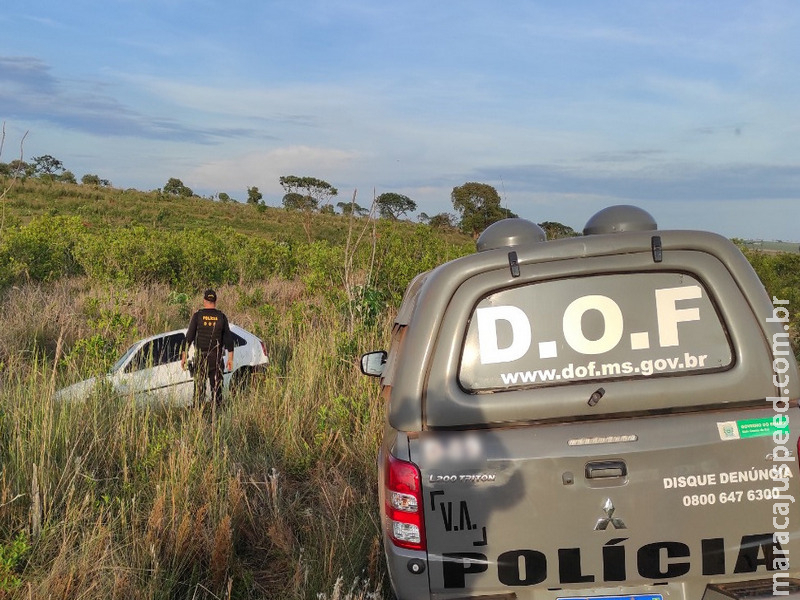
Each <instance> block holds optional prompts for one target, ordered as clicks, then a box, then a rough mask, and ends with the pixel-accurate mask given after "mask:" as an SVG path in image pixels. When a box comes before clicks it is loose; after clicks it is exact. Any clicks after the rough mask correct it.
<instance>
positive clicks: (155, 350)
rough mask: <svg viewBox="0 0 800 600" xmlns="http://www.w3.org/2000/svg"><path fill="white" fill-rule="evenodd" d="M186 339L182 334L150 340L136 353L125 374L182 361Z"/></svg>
mask: <svg viewBox="0 0 800 600" xmlns="http://www.w3.org/2000/svg"><path fill="white" fill-rule="evenodd" d="M185 339H186V336H185V335H184V334H183V333H182V332H181V333H174V334H172V335H166V336H162V337H158V338H155V339H153V340H150V341H149V342H147V343H145V344H144V345H143V346H142V347H141V348H140V349H139V351H138V352H136V354H135V355H134V356H133V358H132V359H131V362H130V363H128V366H127V367H125V372H127V373H130V372H132V371H138V370H140V369H146V368H150V367H157V366H159V365H165V364H169V363H172V362H176V361H178V360H180V358H181V350H182V348H183V344H184V341H185Z"/></svg>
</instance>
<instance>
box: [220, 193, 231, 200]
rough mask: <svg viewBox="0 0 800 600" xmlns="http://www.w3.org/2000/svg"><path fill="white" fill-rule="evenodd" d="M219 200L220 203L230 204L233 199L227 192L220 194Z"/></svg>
mask: <svg viewBox="0 0 800 600" xmlns="http://www.w3.org/2000/svg"><path fill="white" fill-rule="evenodd" d="M217 198H219V201H220V202H230V201H231V197H230V196H229V195H228V194H227V193H225V192H220V193H219V194H217Z"/></svg>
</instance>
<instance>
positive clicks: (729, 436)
mask: <svg viewBox="0 0 800 600" xmlns="http://www.w3.org/2000/svg"><path fill="white" fill-rule="evenodd" d="M779 423H780V421H779ZM783 425H784V426H783V427H777V426H776V425H775V423H774V422H773V420H772V417H763V418H761V419H742V420H741V421H724V422H722V423H720V422H718V423H717V429H719V437H720V439H722V440H741V439H744V438H753V437H766V436H772V435H773V434H774V433H775V432H776V431H781V432H782V433H784V434H788V433H789V421H788V419H787V420H785V421H783Z"/></svg>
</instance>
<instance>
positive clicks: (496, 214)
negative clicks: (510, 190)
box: [450, 182, 517, 239]
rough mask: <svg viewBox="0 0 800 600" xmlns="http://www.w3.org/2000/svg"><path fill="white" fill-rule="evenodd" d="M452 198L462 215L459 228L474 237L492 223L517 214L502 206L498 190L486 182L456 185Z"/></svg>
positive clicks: (456, 208)
mask: <svg viewBox="0 0 800 600" xmlns="http://www.w3.org/2000/svg"><path fill="white" fill-rule="evenodd" d="M450 198H451V200H452V201H453V208H455V210H456V212H457V213H458V214H459V215H460V219H461V220H460V222H459V228H460V229H461V231H463V232H464V233H468V234H470V235H472V237H473V238H474V239H478V236H479V235H480V234H481V232H482V231H483V230H484V229H486V228H487V227H488V226H489V225H491V224H492V223H495V222H497V221H500V220H502V219H507V218H509V217H516V216H517V215H515V214H514V213H513V212H511V211H510V210H508V209H507V208H504V207H502V206H500V195H499V194H498V193H497V190H496V189H494V188H493V187H492V186H491V185H489V184H486V183H476V182H468V183H465V184H464V185H460V186H456V187H454V188H453V192H452V194H451V195H450Z"/></svg>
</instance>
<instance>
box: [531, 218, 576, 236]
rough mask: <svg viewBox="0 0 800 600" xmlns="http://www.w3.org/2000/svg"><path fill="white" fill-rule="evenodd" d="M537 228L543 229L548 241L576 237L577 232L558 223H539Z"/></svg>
mask: <svg viewBox="0 0 800 600" xmlns="http://www.w3.org/2000/svg"><path fill="white" fill-rule="evenodd" d="M539 227H541V228H542V229H544V232H545V233H546V234H547V239H548V240H557V239H558V238H565V237H576V236H577V235H578V232H577V231H575V230H574V229H573V228H572V227H570V226H569V225H564V224H563V223H559V222H558V221H544V222H543V223H539Z"/></svg>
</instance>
